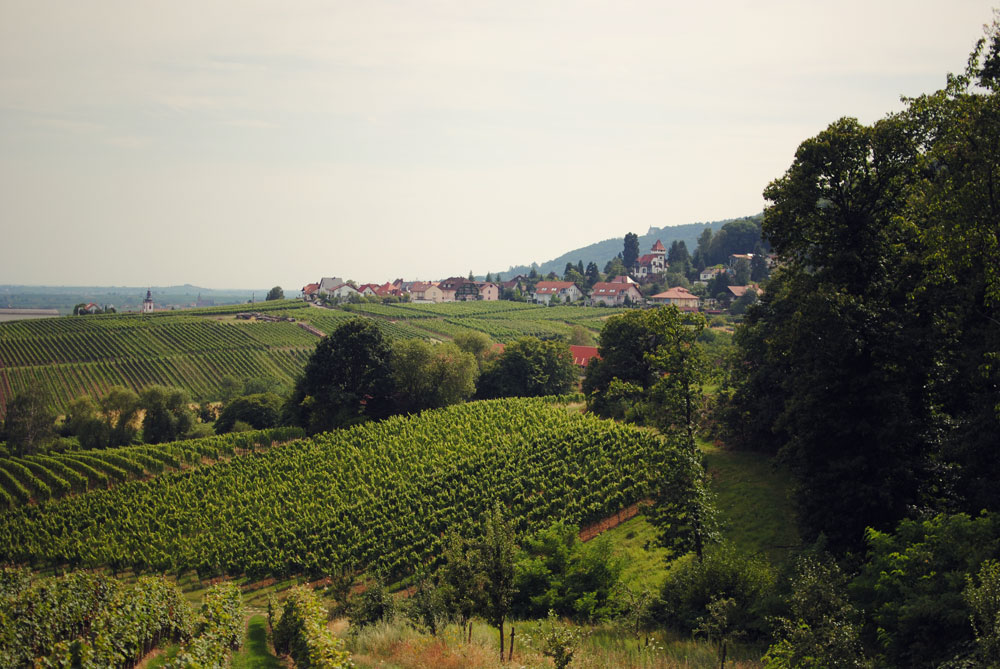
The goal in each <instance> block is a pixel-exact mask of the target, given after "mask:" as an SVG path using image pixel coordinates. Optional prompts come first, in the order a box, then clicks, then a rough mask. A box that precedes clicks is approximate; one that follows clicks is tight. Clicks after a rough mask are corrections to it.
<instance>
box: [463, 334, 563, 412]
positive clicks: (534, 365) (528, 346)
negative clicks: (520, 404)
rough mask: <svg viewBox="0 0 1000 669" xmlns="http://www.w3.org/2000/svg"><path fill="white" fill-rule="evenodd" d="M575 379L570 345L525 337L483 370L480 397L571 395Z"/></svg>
mask: <svg viewBox="0 0 1000 669" xmlns="http://www.w3.org/2000/svg"><path fill="white" fill-rule="evenodd" d="M575 378H576V369H575V368H574V367H573V358H572V356H571V355H570V351H569V345H568V344H567V343H566V342H565V341H562V340H551V341H541V340H538V339H535V338H534V337H522V338H521V339H518V340H517V341H513V342H511V343H509V344H507V347H506V348H505V349H504V352H503V353H502V354H501V355H500V356H499V357H497V358H496V359H494V360H491V361H489V362H487V363H486V364H485V365H484V366H483V372H482V375H481V376H480V377H479V389H478V395H479V396H480V397H484V398H490V397H540V396H544V395H561V394H563V393H566V392H568V391H569V389H570V388H571V387H572V385H573V381H574V379H575Z"/></svg>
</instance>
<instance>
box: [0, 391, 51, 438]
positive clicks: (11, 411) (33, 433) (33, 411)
mask: <svg viewBox="0 0 1000 669" xmlns="http://www.w3.org/2000/svg"><path fill="white" fill-rule="evenodd" d="M50 404H51V399H50V398H49V396H48V394H47V393H46V392H45V391H44V390H42V389H41V388H39V387H29V388H27V389H25V390H23V391H21V392H20V393H17V394H16V395H14V397H13V398H11V399H10V400H8V402H7V407H6V411H5V417H4V422H3V434H2V435H0V436H2V437H3V438H4V439H5V440H6V441H7V448H8V449H9V450H10V452H11V453H14V454H16V455H24V454H28V453H32V452H33V451H35V450H37V449H39V448H40V447H41V446H42V445H43V444H44V443H45V442H46V441H47V440H49V439H50V438H51V437H52V436H53V425H52V424H53V422H55V418H56V416H55V412H53V411H52V409H51V408H50Z"/></svg>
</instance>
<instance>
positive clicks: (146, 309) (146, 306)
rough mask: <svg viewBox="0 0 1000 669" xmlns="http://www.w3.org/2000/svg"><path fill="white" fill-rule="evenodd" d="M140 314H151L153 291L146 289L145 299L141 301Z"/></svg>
mask: <svg viewBox="0 0 1000 669" xmlns="http://www.w3.org/2000/svg"><path fill="white" fill-rule="evenodd" d="M142 313H144V314H151V313H153V291H152V290H149V289H148V288H147V289H146V299H145V300H143V301H142Z"/></svg>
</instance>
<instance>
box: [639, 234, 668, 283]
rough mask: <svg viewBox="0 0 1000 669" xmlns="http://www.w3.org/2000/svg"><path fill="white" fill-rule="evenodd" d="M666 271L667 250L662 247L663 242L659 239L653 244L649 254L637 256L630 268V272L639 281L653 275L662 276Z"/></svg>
mask: <svg viewBox="0 0 1000 669" xmlns="http://www.w3.org/2000/svg"><path fill="white" fill-rule="evenodd" d="M666 271H667V249H665V248H664V247H663V242H661V241H660V240H659V239H657V240H656V243H655V244H653V248H652V249H650V251H649V253H647V254H645V255H642V256H639V258H638V259H637V260H636V261H635V266H634V267H633V268H632V272H633V273H634V274H635V275H636V276H637V277H639V278H640V279H641V278H643V277H645V276H651V275H654V274H663V273H664V272H666Z"/></svg>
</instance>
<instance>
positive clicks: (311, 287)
mask: <svg viewBox="0 0 1000 669" xmlns="http://www.w3.org/2000/svg"><path fill="white" fill-rule="evenodd" d="M317 295H319V284H318V283H307V284H306V285H304V286H302V297H304V298H306V299H307V300H312V299H315V298H316V296H317Z"/></svg>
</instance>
